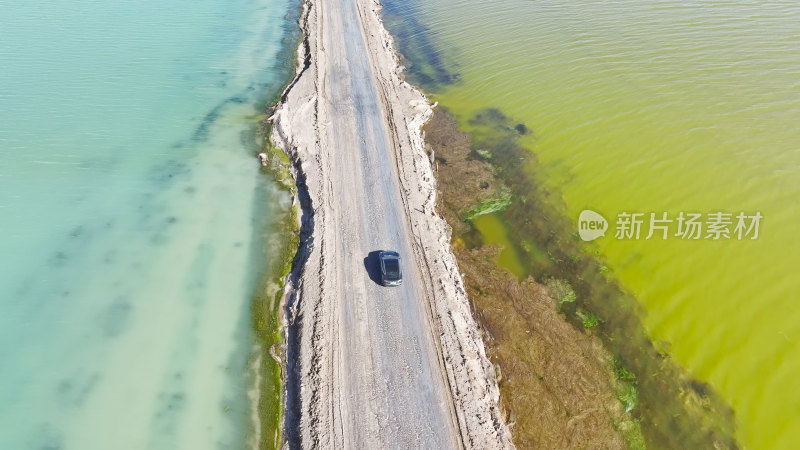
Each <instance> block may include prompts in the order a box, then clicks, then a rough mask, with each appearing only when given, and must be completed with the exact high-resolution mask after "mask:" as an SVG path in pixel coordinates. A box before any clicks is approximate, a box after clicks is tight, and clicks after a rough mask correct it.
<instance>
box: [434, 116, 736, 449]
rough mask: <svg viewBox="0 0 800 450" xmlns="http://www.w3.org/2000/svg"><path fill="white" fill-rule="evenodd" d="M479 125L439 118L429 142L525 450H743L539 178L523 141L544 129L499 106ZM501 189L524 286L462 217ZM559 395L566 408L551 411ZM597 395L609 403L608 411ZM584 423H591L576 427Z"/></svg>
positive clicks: (501, 214) (723, 412)
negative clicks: (583, 449) (506, 195)
mask: <svg viewBox="0 0 800 450" xmlns="http://www.w3.org/2000/svg"><path fill="white" fill-rule="evenodd" d="M466 126H467V128H468V129H469V131H470V133H469V134H467V133H464V132H460V131H459V130H458V123H457V122H456V121H455V119H454V118H453V117H452V116H450V115H449V114H448V113H447V112H446V111H443V110H442V109H441V108H439V109H437V110H436V111H435V113H434V116H433V118H432V119H431V121H430V122H429V123H428V124H427V125H426V128H425V133H426V141H427V143H428V144H429V146H430V149H429V150H430V151H431V152H432V154H433V155H434V157H435V160H436V162H437V163H438V165H437V167H438V170H437V173H436V177H437V182H438V187H439V190H440V197H439V209H440V213H441V214H442V215H443V216H444V217H445V219H446V220H447V221H448V223H449V224H450V225H451V227H452V228H453V245H454V251H455V253H456V257H457V258H458V261H459V267H460V268H461V270H462V271H463V272H464V273H465V285H466V287H467V290H468V293H469V297H470V301H471V302H472V304H473V305H472V306H473V309H474V311H475V316H476V319H477V320H478V322H479V324H480V326H481V330H482V332H483V334H484V339H485V342H486V346H487V353H488V355H489V357H490V359H491V361H492V362H493V363H494V364H495V365H496V366H498V367H499V372H500V373H502V374H503V378H502V380H501V382H500V390H501V396H502V401H503V406H504V408H506V410H507V412H508V417H509V421H510V422H511V423H512V431H513V435H514V440H515V442H516V444H517V445H518V446H519V447H530V446H535V447H543V448H563V447H569V446H581V444H578V443H577V441H576V439H578V440H580V442H583V443H584V445H585V444H586V443H592V445H593V446H597V447H602V448H618V447H620V446H627V447H628V448H645V444H646V445H647V446H650V447H652V448H736V447H737V444H736V441H735V438H734V432H735V420H734V414H733V411H732V410H731V408H730V407H729V406H728V405H727V404H726V403H725V402H724V401H722V399H721V398H720V397H719V395H718V394H717V393H716V392H714V391H713V390H712V389H710V388H709V387H708V386H707V385H705V384H703V383H699V382H698V381H696V380H693V379H691V377H689V376H688V374H687V372H686V371H685V370H684V369H683V368H682V367H681V366H679V365H678V364H677V363H676V362H674V361H673V360H672V359H671V358H670V357H669V356H668V355H667V354H666V353H665V352H663V351H657V350H656V346H655V345H654V344H653V343H652V342H651V340H650V339H649V337H648V335H647V333H646V331H645V329H644V326H643V325H642V321H641V307H640V306H639V303H638V302H637V300H636V299H635V298H634V297H632V296H631V295H630V294H629V293H627V292H625V291H624V290H622V289H621V288H620V287H619V285H618V284H616V282H615V281H614V279H613V277H612V276H611V273H610V271H609V270H608V268H607V267H606V266H605V264H604V263H603V262H602V261H600V260H598V259H597V258H596V257H595V256H594V255H592V254H588V253H586V252H584V251H583V247H584V245H583V243H582V242H581V241H580V240H579V239H578V238H577V236H576V235H575V233H574V229H573V228H574V227H573V224H572V222H571V220H569V218H568V217H567V215H566V214H565V213H564V211H565V208H564V206H563V204H561V200H560V197H559V196H558V195H556V194H554V193H552V192H550V191H548V190H547V189H546V188H545V187H544V184H543V183H541V182H540V181H539V176H538V167H537V162H536V158H535V156H534V155H533V154H532V153H531V152H530V151H529V150H527V149H526V148H523V147H522V146H521V145H520V144H519V142H518V141H519V139H520V138H521V137H522V136H526V135H527V136H529V137H530V136H532V135H533V134H534V132H533V131H532V130H530V129H528V128H527V127H525V126H524V125H523V126H521V124H519V123H515V122H514V121H512V120H510V119H509V118H507V117H505V115H503V113H502V112H501V111H499V110H497V109H490V110H485V111H482V112H481V113H479V114H476V115H475V116H473V117H472V118H470V119H469V120H468V123H467V124H466ZM501 192H510V193H511V197H510V198H511V201H510V203H508V204H507V205H505V207H504V208H503V209H502V210H501V211H497V212H494V213H492V214H491V216H492V217H496V218H497V220H499V221H501V222H502V223H503V224H504V225H505V232H504V233H505V236H506V238H505V239H506V240H507V241H508V244H509V245H512V246H514V248H513V251H514V252H516V253H517V254H519V255H520V258H519V261H520V262H521V263H522V264H523V271H524V273H523V276H522V277H519V276H514V275H513V274H512V273H511V270H509V269H510V268H506V267H503V266H502V265H501V266H498V265H497V263H496V261H498V262H500V261H502V260H501V259H499V258H498V257H497V256H498V253H500V252H501V251H504V249H501V248H498V247H495V246H492V245H488V244H487V241H491V239H489V238H488V237H486V236H484V235H483V234H482V233H481V232H480V231H479V230H478V229H476V227H475V225H474V223H473V222H472V221H470V220H467V219H466V217H465V214H464V213H463V212H462V211H473V210H474V209H476V208H479V207H480V205H483V204H486V202H487V201H490V200H487V199H492V198H498V196H499V195H500V193H501ZM509 230H513V233H510V232H508V231H509ZM514 271H515V272H516V271H518V269H515V270H514ZM554 343H555V344H554ZM587 385H588V386H592V387H591V389H589V388H587ZM578 386H580V387H581V388H580V389H578V388H577V387H578ZM587 389H588V390H587ZM587 392H591V395H586V394H587ZM554 397H555V398H557V399H558V402H560V403H559V405H558V406H555V405H553V404H548V400H547V399H551V398H554ZM589 397H591V398H589ZM592 398H593V399H595V400H597V399H603V400H602V406H600V405H597V404H594V403H592V401H593V400H592ZM553 401H554V402H555V400H553ZM598 401H599V400H598ZM564 403H566V406H563V409H562V406H561V405H564ZM594 407H597V408H598V409H597V410H595V409H592V408H594ZM598 411H599V412H598ZM583 414H589V415H590V416H591V417H592V420H591V424H586V423H583V422H575V420H571V419H573V418H574V417H583ZM576 423H577V424H576ZM567 424H571V425H570V428H569V429H567ZM620 442H624V445H620Z"/></svg>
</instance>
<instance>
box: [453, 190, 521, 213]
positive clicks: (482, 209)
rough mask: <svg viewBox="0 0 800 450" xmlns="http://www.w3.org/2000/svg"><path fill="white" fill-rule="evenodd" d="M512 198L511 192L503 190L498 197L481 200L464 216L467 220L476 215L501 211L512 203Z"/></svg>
mask: <svg viewBox="0 0 800 450" xmlns="http://www.w3.org/2000/svg"><path fill="white" fill-rule="evenodd" d="M511 199H512V195H511V192H501V193H500V195H498V196H497V197H492V198H488V199H486V200H484V201H483V202H481V204H480V205H478V206H476V207H475V208H472V209H471V210H469V211H467V212H466V214H464V218H465V219H467V220H473V219H475V218H476V217H478V216H482V215H484V214H492V213H497V212H501V211H503V210H504V209H506V208H508V205H510V204H511Z"/></svg>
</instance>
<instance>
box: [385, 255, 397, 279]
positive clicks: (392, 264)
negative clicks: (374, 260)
mask: <svg viewBox="0 0 800 450" xmlns="http://www.w3.org/2000/svg"><path fill="white" fill-rule="evenodd" d="M383 265H384V267H386V276H387V277H391V278H398V277H399V276H400V261H399V260H397V259H387V260H385V261H384V262H383Z"/></svg>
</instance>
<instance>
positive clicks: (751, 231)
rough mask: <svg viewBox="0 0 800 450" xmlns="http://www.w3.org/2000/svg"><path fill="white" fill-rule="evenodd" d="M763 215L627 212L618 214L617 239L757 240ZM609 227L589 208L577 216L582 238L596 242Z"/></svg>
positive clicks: (718, 212) (758, 212) (720, 212)
mask: <svg viewBox="0 0 800 450" xmlns="http://www.w3.org/2000/svg"><path fill="white" fill-rule="evenodd" d="M763 218H764V216H762V215H761V212H760V211H756V212H755V213H752V214H746V213H745V212H744V211H742V212H740V213H738V214H736V215H735V216H734V215H733V213H728V212H722V211H717V212H711V213H707V214H701V213H684V212H683V211H681V212H680V213H679V214H678V215H677V216H672V217H671V216H670V215H669V214H668V213H666V212H661V213H658V214H656V213H649V214H645V213H632V212H627V211H626V212H621V213H619V214H617V221H616V223H615V224H614V225H615V226H614V228H615V232H614V239H619V240H640V239H644V240H650V239H661V240H666V239H668V238H670V237H673V238H677V239H683V240H699V239H708V240H713V241H718V240H731V239H736V240H739V241H741V240H744V239H751V240H752V239H758V232H759V227H760V225H761V219H763ZM606 229H608V222H606V219H604V218H603V216H601V215H600V214H598V213H596V212H594V211H592V210H588V209H587V210H584V211H581V214H580V216H579V217H578V234H579V235H580V237H581V239H583V240H584V241H587V242H588V241H593V240H595V239H597V238H599V237H600V236H605V234H606V233H605V232H606Z"/></svg>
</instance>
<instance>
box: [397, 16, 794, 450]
mask: <svg viewBox="0 0 800 450" xmlns="http://www.w3.org/2000/svg"><path fill="white" fill-rule="evenodd" d="M414 7H415V8H418V10H419V11H418V12H419V13H420V14H418V17H420V18H422V19H421V20H423V21H424V22H425V23H424V25H425V26H428V27H430V28H431V30H430V34H431V35H432V36H434V41H435V44H436V47H437V49H440V50H441V49H444V50H443V51H438V53H434V50H433V49H431V48H423V49H422V51H423V52H427V55H428V56H431V55H433V56H435V58H434V70H433V71H432V72H433V73H434V76H433V77H432V79H428V80H427V81H429V82H431V85H432V86H434V87H435V88H438V89H434V91H435V94H434V95H432V97H433V99H434V100H438V101H439V102H440V103H441V104H442V105H444V106H445V107H447V108H448V109H449V110H450V111H451V112H453V113H455V114H456V116H457V117H458V118H459V120H460V122H461V123H462V125H463V127H464V129H465V130H467V131H469V130H470V126H469V123H468V119H469V118H470V117H472V116H473V115H474V114H475V113H477V112H478V111H480V110H483V109H485V108H487V107H497V108H499V109H501V110H502V111H503V112H504V113H505V114H506V115H508V116H510V117H512V118H513V119H514V120H516V121H520V122H524V123H525V124H526V125H527V126H528V127H529V128H530V129H531V130H533V133H531V134H528V135H526V136H524V137H523V138H522V139H521V143H522V144H523V145H525V146H526V147H528V148H530V149H531V150H532V151H533V152H534V153H535V154H536V155H537V158H538V163H539V164H540V169H539V170H540V171H541V172H542V173H543V174H544V175H545V176H546V179H547V183H548V184H549V187H550V188H551V189H552V190H553V192H556V193H558V194H560V195H561V196H563V200H564V202H565V204H566V205H567V206H566V208H567V210H566V211H564V213H565V214H567V215H569V216H570V217H572V218H574V219H575V222H577V216H578V213H579V212H580V211H581V210H583V209H587V208H588V209H593V210H595V211H598V212H600V213H602V214H603V215H605V216H606V218H608V219H609V221H610V222H611V227H612V228H611V229H610V230H609V231H610V232H609V233H608V234H607V236H606V237H604V238H600V239H599V240H597V241H595V242H594V243H592V244H587V246H586V249H587V251H589V252H593V253H597V254H598V255H599V256H600V257H601V258H603V259H605V260H606V261H607V264H608V266H609V267H610V268H611V271H612V276H614V277H617V278H618V279H619V280H620V281H621V282H622V283H623V285H624V286H625V287H626V288H627V289H628V290H629V291H631V292H632V293H633V294H634V295H635V296H636V297H637V298H638V299H639V300H640V301H641V302H642V303H643V305H644V307H645V309H646V311H647V314H646V317H644V321H645V324H646V326H647V328H648V331H649V332H650V334H651V336H652V337H653V339H654V340H656V341H665V342H668V343H670V346H669V351H670V353H671V354H672V355H673V356H674V357H675V358H676V359H677V360H678V361H679V362H681V363H682V364H684V365H685V366H686V367H687V368H688V369H689V370H690V372H691V373H692V375H693V376H695V377H698V378H700V379H702V380H706V381H708V382H710V383H711V385H712V386H713V387H714V388H715V389H716V390H718V391H719V392H720V393H721V394H722V395H723V397H724V398H725V399H726V400H727V401H728V402H729V403H730V404H731V405H732V407H733V408H734V410H735V413H736V420H737V426H738V430H737V432H738V439H739V440H740V442H741V443H742V444H743V445H744V446H746V447H747V448H756V449H765V448H776V449H790V448H797V446H800V383H798V382H797V374H798V373H800V351H798V343H799V342H800V309H799V307H798V302H800V295H798V291H800V276H798V272H797V271H798V267H800V236H799V235H798V232H797V230H798V224H800V209H799V208H798V207H797V206H798V200H797V199H798V197H799V196H800V127H798V123H800V5H798V4H797V3H795V2H787V1H780V2H753V1H713V2H712V1H700V0H691V1H684V2H672V1H653V0H637V1H633V0H620V1H610V2H608V1H606V2H600V1H587V2H569V1H562V0H550V1H536V2H533V1H523V0H511V1H506V2H481V1H477V0H462V1H457V0H438V1H436V2H432V1H421V2H418V3H415V4H414ZM412 38H413V36H412ZM442 61H446V63H442ZM453 62H455V65H453V64H452V63H453ZM439 63H441V64H442V65H444V66H448V68H449V69H453V68H454V70H455V71H456V72H457V73H458V75H459V80H458V82H456V83H455V84H445V83H440V84H438V85H437V84H436V81H437V78H436V76H435V75H436V70H435V69H436V64H439ZM622 211H627V212H642V213H647V214H648V216H649V213H650V212H657V213H660V212H662V211H664V212H668V213H669V214H670V215H671V216H673V218H674V216H677V215H678V213H679V212H681V211H684V212H690V211H691V212H700V213H711V212H716V211H727V212H732V213H734V215H735V214H736V213H738V212H739V211H744V212H746V213H748V214H751V213H755V212H756V211H760V212H761V214H762V215H763V216H764V219H763V220H762V222H761V226H760V235H759V237H758V239H757V240H742V241H738V240H736V239H735V238H734V239H733V240H723V241H712V240H704V239H701V240H698V241H683V240H681V239H679V238H677V237H674V236H673V237H670V238H669V239H667V240H665V241H661V240H649V241H645V240H644V239H642V240H639V241H633V240H616V239H614V236H613V235H614V230H613V226H614V223H613V222H614V220H615V218H616V215H617V214H618V213H620V212H622ZM533 219H534V220H535V217H534V218H533ZM476 225H477V226H478V228H479V229H480V230H481V231H482V232H483V233H484V234H486V240H487V241H488V242H490V243H500V244H502V243H504V242H507V240H508V235H510V234H513V230H505V229H503V226H502V223H499V222H498V221H497V220H496V219H493V218H483V217H482V218H479V219H478V220H477V221H476ZM645 225H646V224H645ZM673 225H674V224H673ZM576 227H577V225H576ZM576 230H577V228H576ZM646 231H647V230H646V229H645V230H644V234H643V235H642V236H643V237H644V235H646ZM674 231H675V230H674V229H673V231H672V232H673V233H674ZM509 252H513V251H512V250H510V249H508V250H507V251H506V254H504V255H501V256H500V263H501V264H504V265H506V266H507V267H508V268H509V269H511V270H512V271H513V272H515V273H517V274H520V273H521V268H520V265H519V260H518V258H519V255H514V254H511V253H509Z"/></svg>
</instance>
